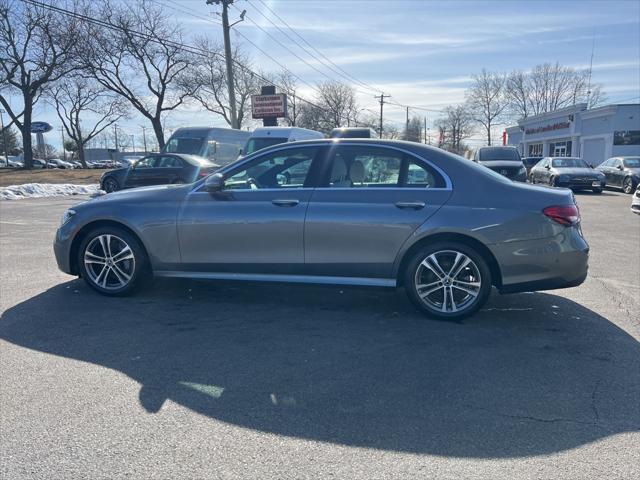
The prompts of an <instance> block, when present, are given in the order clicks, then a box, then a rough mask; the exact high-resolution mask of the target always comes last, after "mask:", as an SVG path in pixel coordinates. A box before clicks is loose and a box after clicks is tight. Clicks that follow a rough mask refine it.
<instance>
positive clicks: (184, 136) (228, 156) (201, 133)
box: [162, 127, 251, 166]
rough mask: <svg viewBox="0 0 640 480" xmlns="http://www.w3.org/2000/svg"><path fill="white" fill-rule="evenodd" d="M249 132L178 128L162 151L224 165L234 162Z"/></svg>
mask: <svg viewBox="0 0 640 480" xmlns="http://www.w3.org/2000/svg"><path fill="white" fill-rule="evenodd" d="M250 135H251V132H247V131H243V130H233V129H231V128H210V127H185V128H179V129H177V130H176V131H175V132H173V135H171V138H170V139H169V141H168V142H167V144H166V145H165V147H164V148H163V149H162V152H163V153H186V154H189V155H197V156H199V157H203V158H206V159H208V160H210V161H211V162H213V163H215V164H217V165H220V166H224V165H228V164H229V163H231V162H234V161H235V160H236V159H237V158H238V155H239V154H240V153H241V152H242V147H243V146H244V144H245V142H246V141H247V139H248V138H249V136H250Z"/></svg>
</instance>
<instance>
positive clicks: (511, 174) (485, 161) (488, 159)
mask: <svg viewBox="0 0 640 480" xmlns="http://www.w3.org/2000/svg"><path fill="white" fill-rule="evenodd" d="M473 161H474V162H477V163H479V164H480V165H483V166H485V167H487V168H489V169H491V170H493V171H494V172H497V173H499V174H500V175H502V176H505V177H507V178H508V179H509V180H513V181H515V182H526V181H527V169H526V168H525V166H524V164H523V163H522V159H521V158H520V153H519V152H518V149H517V148H515V147H480V148H479V149H478V150H476V152H475V154H474V157H473Z"/></svg>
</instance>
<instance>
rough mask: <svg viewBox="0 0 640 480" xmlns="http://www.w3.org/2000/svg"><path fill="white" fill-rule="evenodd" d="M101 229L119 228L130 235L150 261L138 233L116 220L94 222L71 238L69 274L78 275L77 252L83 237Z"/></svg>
mask: <svg viewBox="0 0 640 480" xmlns="http://www.w3.org/2000/svg"><path fill="white" fill-rule="evenodd" d="M102 227H116V228H120V229H121V230H124V231H126V232H127V233H129V234H130V235H132V236H133V237H134V238H135V239H136V240H137V241H138V242H139V243H140V246H141V247H142V250H144V254H145V255H146V256H147V259H150V257H149V251H148V250H147V247H146V246H145V244H144V242H143V241H142V238H140V235H138V233H137V232H136V231H135V230H133V229H132V228H131V227H129V226H127V225H126V224H124V223H122V222H119V221H117V220H94V221H92V222H89V223H87V224H86V225H84V226H83V227H82V228H81V229H80V230H79V231H78V233H76V235H75V237H74V238H73V241H72V242H71V248H70V250H69V266H70V268H71V273H72V274H73V275H79V274H80V269H79V268H78V250H79V249H80V245H81V244H82V241H83V240H84V239H85V237H86V236H87V234H88V233H89V232H90V231H91V230H94V229H96V228H102ZM148 264H149V266H150V265H151V264H150V262H148Z"/></svg>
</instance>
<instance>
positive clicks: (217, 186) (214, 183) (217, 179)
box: [204, 173, 224, 193]
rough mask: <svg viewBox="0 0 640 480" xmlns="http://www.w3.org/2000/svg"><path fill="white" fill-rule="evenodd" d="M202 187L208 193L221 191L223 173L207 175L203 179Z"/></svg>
mask: <svg viewBox="0 0 640 480" xmlns="http://www.w3.org/2000/svg"><path fill="white" fill-rule="evenodd" d="M204 188H205V189H206V190H207V192H209V193H215V192H221V191H222V190H224V175H222V174H221V173H214V174H213V175H209V176H208V177H207V179H206V180H205V181H204Z"/></svg>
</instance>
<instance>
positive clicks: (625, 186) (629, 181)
mask: <svg viewBox="0 0 640 480" xmlns="http://www.w3.org/2000/svg"><path fill="white" fill-rule="evenodd" d="M622 190H623V191H624V193H633V192H635V190H636V186H635V185H634V184H633V178H631V177H625V179H624V180H623V181H622Z"/></svg>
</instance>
